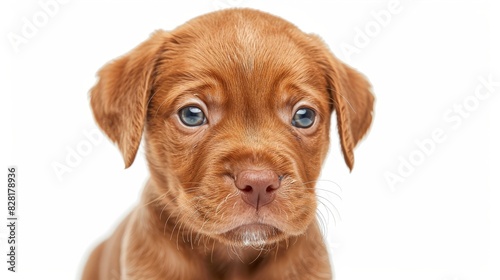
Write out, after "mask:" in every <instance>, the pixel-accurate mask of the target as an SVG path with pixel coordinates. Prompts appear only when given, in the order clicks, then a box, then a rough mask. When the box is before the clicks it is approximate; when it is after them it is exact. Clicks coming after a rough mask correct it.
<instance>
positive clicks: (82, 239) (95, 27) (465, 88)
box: [0, 0, 500, 280]
mask: <svg viewBox="0 0 500 280" xmlns="http://www.w3.org/2000/svg"><path fill="white" fill-rule="evenodd" d="M48 1H49V0H40V2H39V1H31V0H30V1H14V0H8V1H2V3H1V4H0V20H1V26H0V27H1V31H0V34H1V35H2V36H1V38H2V39H1V40H0V48H1V52H0V55H1V57H0V59H1V60H0V61H1V65H2V67H1V68H0V71H1V73H0V77H1V78H0V81H1V84H0V92H1V98H0V124H1V127H0V129H1V139H0V141H1V143H0V152H1V154H0V155H1V157H0V158H1V164H0V167H1V169H3V171H1V172H0V173H1V174H2V175H1V176H0V177H1V178H4V179H1V180H0V181H3V182H4V183H1V184H0V185H2V186H4V187H0V188H4V190H3V191H2V190H0V201H1V203H0V206H1V209H2V210H1V211H0V212H1V213H3V214H2V215H1V216H2V217H6V207H7V206H6V190H5V189H6V184H7V183H6V173H7V170H6V169H7V168H6V167H7V166H8V165H11V164H13V165H16V166H17V167H18V169H19V172H18V176H19V185H18V216H19V221H18V223H19V225H18V243H19V245H18V252H17V254H18V267H17V269H18V273H15V274H14V273H10V272H9V273H8V272H7V265H6V262H5V261H4V260H5V259H6V254H7V247H6V245H7V242H6V238H7V236H8V233H7V227H6V226H5V225H4V223H5V224H6V220H4V218H2V221H5V222H2V223H1V226H0V252H1V255H2V257H0V260H2V261H1V263H2V264H1V265H0V278H1V279H77V278H78V277H79V274H80V272H81V269H82V266H83V264H84V261H85V258H86V257H87V255H88V254H89V252H90V250H91V248H92V247H93V246H95V245H96V244H97V243H98V242H99V241H100V240H102V239H103V238H104V237H105V236H106V235H107V234H109V233H110V232H111V230H112V229H114V228H115V226H116V225H117V223H118V222H119V221H120V220H121V219H122V218H123V216H124V215H125V214H126V213H127V212H128V211H129V210H130V209H131V207H133V205H134V204H135V203H137V198H138V195H139V194H140V192H141V189H142V185H143V184H144V182H145V180H146V178H147V176H148V173H147V169H146V165H145V161H144V153H143V150H142V148H141V151H140V152H139V155H138V158H137V159H136V161H135V163H134V165H133V166H132V167H131V168H129V169H127V170H124V169H123V162H122V159H121V156H120V154H119V152H118V150H117V149H116V148H115V147H114V146H113V145H112V144H110V142H109V141H108V140H107V139H104V138H103V139H101V140H100V141H97V142H95V143H94V144H91V146H90V148H91V150H89V151H88V153H87V155H85V156H83V157H82V158H81V160H80V162H77V163H75V164H74V167H71V172H67V173H64V174H62V176H60V177H61V178H58V176H57V174H56V172H55V171H54V169H53V166H54V164H64V165H67V162H66V160H67V158H68V157H71V154H72V151H74V150H76V149H77V148H78V147H82V145H87V146H86V147H87V148H88V147H89V146H88V143H90V142H88V140H87V138H86V136H85V132H92V131H95V129H96V124H95V123H94V120H93V117H92V114H91V111H90V108H89V105H88V90H89V89H90V87H91V86H92V85H93V84H94V82H95V73H96V71H97V70H98V69H99V68H100V67H101V66H102V65H103V64H104V63H106V62H107V61H109V60H111V59H113V58H115V57H117V56H119V55H121V54H123V53H125V52H127V51H129V50H130V49H132V48H133V47H134V46H136V45H137V44H139V43H140V42H142V41H143V40H145V39H146V38H147V37H148V35H149V34H150V33H151V32H152V31H153V30H156V29H165V30H171V29H173V28H175V27H176V26H179V25H181V24H182V23H184V22H185V21H187V20H189V19H191V18H192V17H195V16H197V15H201V14H204V13H207V12H210V11H213V10H216V9H219V8H221V7H230V6H246V7H253V8H257V9H260V10H263V11H267V12H270V13H273V14H276V15H278V16H281V17H283V18H285V19H287V20H289V21H291V22H293V23H294V24H296V25H297V26H298V27H299V28H301V29H302V30H304V31H306V32H311V33H316V34H319V35H320V36H322V37H323V38H324V40H325V41H326V42H327V43H328V44H329V45H330V47H331V49H332V50H333V52H334V53H335V54H336V55H337V56H338V57H339V58H341V59H343V60H344V61H347V62H348V63H349V64H350V65H352V66H353V67H355V68H357V69H358V70H359V71H361V72H362V73H364V74H365V75H366V76H367V77H368V78H369V79H370V81H371V83H372V84H373V88H374V93H375V95H376V98H377V103H376V107H375V119H374V123H373V126H372V129H371V131H370V133H369V134H368V136H367V138H366V139H365V140H364V141H363V142H362V143H361V145H360V146H359V147H358V148H357V150H356V154H355V155H356V164H355V168H354V171H353V172H352V173H349V172H348V169H347V168H346V167H345V165H344V163H343V159H342V157H341V154H340V149H339V144H338V138H337V136H336V130H335V129H332V146H331V149H330V155H329V157H328V160H327V162H326V164H325V166H324V169H323V173H322V179H324V180H325V181H324V182H323V183H320V184H319V186H318V188H319V189H320V191H319V195H320V196H322V197H323V198H326V199H328V200H329V201H330V202H331V203H330V204H328V203H326V201H325V200H323V199H322V201H323V202H325V204H327V205H328V209H329V211H327V210H326V209H325V208H322V209H321V211H320V212H321V214H322V215H323V217H324V219H325V220H328V222H327V231H325V235H326V238H327V242H328V245H329V249H330V252H331V256H332V258H331V259H332V262H333V264H334V266H335V271H336V276H337V279H339V280H354V279H364V280H366V279H384V280H392V279H394V280H401V279H405V280H412V279H418V280H421V279H429V280H434V279H436V280H466V279H470V280H472V279H482V280H490V279H500V272H499V270H498V265H499V264H500V242H499V237H500V190H499V187H500V180H499V175H498V171H499V170H500V164H499V157H500V148H499V143H500V132H499V131H500V110H499V108H500V107H499V105H500V86H498V85H496V86H495V87H494V88H493V90H495V91H494V92H492V93H491V94H490V95H489V96H488V97H487V98H485V99H484V100H478V99H474V98H475V97H474V92H475V89H476V87H478V86H480V85H481V83H480V77H483V78H485V79H488V77H489V76H491V77H492V79H493V80H495V81H500V71H499V68H498V66H499V56H498V53H499V51H498V50H500V44H499V41H498V36H495V34H496V35H498V34H500V32H499V27H500V22H499V19H498V18H499V9H498V5H497V4H492V3H489V2H488V1H404V0H402V1H401V2H400V4H399V6H400V7H399V9H400V10H399V9H398V11H399V12H397V13H392V14H391V18H390V21H389V20H387V22H386V23H384V25H385V26H382V25H381V24H380V23H376V21H375V18H374V17H375V16H374V15H376V14H380V11H381V10H387V7H388V3H389V1H286V3H285V1H263V0H261V1H250V0H246V1H245V0H218V1H216V0H214V1H168V2H167V1H81V0H74V1H68V3H66V4H58V10H57V11H56V12H53V13H52V15H51V16H48V17H47V18H46V19H47V21H46V23H43V22H42V23H40V20H41V21H43V19H44V18H43V15H40V13H44V10H43V8H42V5H41V4H40V3H46V2H48ZM491 2H493V1H491ZM34 16H35V17H36V16H38V17H39V18H38V24H39V26H38V27H37V30H36V31H35V32H32V34H28V35H30V36H28V37H30V38H26V37H25V41H24V42H23V43H22V44H21V45H19V46H17V49H18V50H17V51H16V47H15V46H13V44H12V43H11V42H10V41H9V39H8V38H9V36H10V37H12V36H13V34H16V35H18V36H22V29H23V28H25V27H24V26H25V25H26V24H27V23H26V21H25V20H24V18H26V19H27V20H28V21H30V22H32V23H33V21H34V19H33V17H34ZM377 26H378V29H377ZM366 28H368V29H369V31H370V30H371V33H370V34H371V36H369V37H368V40H366V39H367V38H365V41H364V42H362V43H364V44H360V42H359V40H360V38H358V37H359V36H361V35H359V32H366V31H358V30H366ZM370 28H371V29H370ZM356 36H358V37H356ZM356 39H358V41H356ZM347 45H351V46H352V47H353V48H354V47H356V48H357V52H356V53H354V54H351V55H349V54H348V53H347V52H346V51H345V48H346V46H347ZM482 90H483V91H484V89H482ZM474 100H475V101H477V102H475V103H474ZM464 102H466V103H467V102H469V103H467V104H468V105H467V104H466V105H467V106H468V108H469V109H470V110H468V111H466V112H465V113H466V114H467V117H460V121H461V122H460V123H458V121H457V122H455V121H452V122H451V121H449V120H448V121H447V120H446V119H445V117H444V116H445V115H446V114H450V115H448V116H453V117H455V120H456V118H457V116H458V114H457V113H453V111H452V112H451V113H450V112H449V110H453V108H454V106H457V105H459V104H463V103H464ZM471 106H472V107H471ZM436 129H438V130H441V131H442V133H443V134H444V136H443V137H445V139H444V140H443V141H441V142H440V143H435V147H434V148H433V149H431V151H428V154H425V155H424V154H423V152H422V151H421V150H420V148H419V147H418V145H417V144H416V143H417V142H419V141H420V142H422V141H425V140H423V139H429V138H430V137H431V136H432V133H433V131H434V130H436ZM98 140H99V139H98ZM427 147H430V146H427ZM422 155H423V156H422ZM412 156H413V157H414V158H413V159H411V157H412ZM410 160H412V161H413V163H415V164H412V163H411V162H410V164H412V166H413V172H411V174H410V172H407V173H406V174H401V173H399V172H398V168H401V167H400V165H401V164H403V163H402V162H404V161H410ZM406 168H407V169H408V166H406ZM406 171H408V170H406ZM389 173H392V174H396V175H398V176H401V175H404V176H401V179H402V182H398V183H397V184H395V185H394V186H391V184H389V183H388V182H387V180H386V176H387V174H389ZM330 192H334V193H336V194H337V195H338V196H339V197H340V198H341V199H339V198H338V197H336V196H335V195H332V194H331V193H330ZM332 204H333V205H332ZM334 206H335V207H334ZM335 209H337V210H338V211H336V210H335ZM5 276H7V277H5Z"/></svg>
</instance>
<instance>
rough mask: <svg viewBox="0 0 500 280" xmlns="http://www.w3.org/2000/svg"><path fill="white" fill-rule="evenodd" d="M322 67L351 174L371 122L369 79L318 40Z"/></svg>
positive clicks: (371, 98) (371, 102)
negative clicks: (357, 146) (356, 149)
mask: <svg viewBox="0 0 500 280" xmlns="http://www.w3.org/2000/svg"><path fill="white" fill-rule="evenodd" d="M313 38H314V39H315V40H318V41H319V42H318V44H319V45H320V46H321V50H320V57H321V58H320V62H319V63H320V65H321V66H322V67H323V71H324V72H325V77H326V80H327V87H328V91H329V94H330V97H331V99H332V101H333V110H334V111H335V112H336V116H337V127H338V131H339V137H340V144H341V146H342V152H343V154H344V160H345V162H346V164H347V166H348V167H349V169H350V170H352V168H353V166H354V152H353V150H354V147H355V146H356V145H357V143H358V142H359V140H361V138H363V136H364V135H365V133H366V132H367V130H368V128H369V127H370V124H371V122H372V111H373V102H374V96H373V95H372V93H371V86H370V83H369V82H368V81H367V79H366V78H365V77H364V76H363V75H362V74H360V73H359V72H357V71H356V70H354V69H352V68H351V67H349V66H347V65H346V64H344V63H342V62H341V61H339V60H338V59H337V58H336V57H334V56H333V54H332V53H331V52H330V51H329V50H328V48H327V47H326V45H325V44H324V43H323V42H322V41H321V40H320V39H319V38H318V37H313Z"/></svg>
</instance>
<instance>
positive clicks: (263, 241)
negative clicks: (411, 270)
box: [83, 9, 374, 280]
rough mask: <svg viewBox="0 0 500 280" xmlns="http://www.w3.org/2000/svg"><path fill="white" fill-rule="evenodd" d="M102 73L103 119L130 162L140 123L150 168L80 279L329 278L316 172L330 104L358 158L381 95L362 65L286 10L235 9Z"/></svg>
mask: <svg viewBox="0 0 500 280" xmlns="http://www.w3.org/2000/svg"><path fill="white" fill-rule="evenodd" d="M98 76H99V80H98V82H97V84H96V85H95V86H94V87H93V88H92V89H91V92H90V103H91V106H92V109H93V112H94V116H95V119H96V121H97V123H98V125H99V126H100V128H101V129H102V130H103V131H104V132H105V133H106V134H107V136H108V137H109V138H110V139H111V140H112V141H113V142H114V143H116V144H117V145H118V148H119V150H120V152H121V153H122V155H123V159H124V161H125V167H129V166H130V165H131V164H132V162H133V161H134V157H135V155H136V153H137V149H138V147H139V142H140V141H141V138H142V137H143V136H144V138H145V141H146V157H147V161H148V163H149V169H150V173H151V178H150V180H149V181H148V183H147V184H146V186H145V189H144V193H143V195H142V198H141V200H140V203H139V205H138V206H137V207H136V208H135V210H133V211H132V212H131V213H130V215H129V216H128V217H127V218H126V219H125V220H124V221H123V222H122V223H121V225H120V226H119V227H118V228H117V229H116V231H115V232H114V233H113V234H112V235H111V236H110V237H109V238H108V239H107V240H106V241H104V242H103V243H101V244H100V245H99V246H98V247H97V248H96V249H95V250H94V251H93V252H92V254H91V255H90V258H89V260H88V262H87V264H86V267H85V269H84V272H83V279H88V280H97V279H185V280H190V279H193V280H194V279H196V280H199V279H266V280H269V279H332V277H333V276H332V270H331V267H330V261H329V258H328V253H327V250H326V248H325V244H324V242H323V238H322V236H321V234H320V231H319V228H318V223H317V221H316V217H315V213H316V196H315V182H316V180H317V178H318V176H319V173H320V170H321V165H322V162H323V160H324V159H325V156H326V154H327V150H328V146H329V127H330V117H331V113H332V112H335V113H336V118H337V126H338V132H339V135H340V141H341V143H340V144H341V148H342V151H343V155H344V160H345V162H346V164H347V165H348V167H349V168H350V169H352V167H353V164H354V156H353V148H354V147H355V146H356V144H357V143H358V141H359V140H360V139H361V138H362V137H363V135H364V134H365V133H366V131H367V130H368V128H369V126H370V123H371V120H372V108H373V102H374V98H373V96H372V94H371V93H370V85H369V83H368V82H367V81H366V79H365V78H364V77H363V76H362V75H361V74H359V73H358V72H356V71H355V70H353V69H352V68H350V67H348V66H347V65H345V64H343V63H342V62H340V61H339V60H338V59H336V58H335V57H334V56H333V55H332V54H331V53H330V52H329V50H328V48H327V47H326V46H325V44H324V43H323V42H322V41H321V40H320V39H319V38H318V37H316V36H314V35H310V34H305V33H303V32H301V31H300V30H299V29H298V28H296V27H295V26H293V25H292V24H290V23H288V22H286V21H284V20H283V19H280V18H278V17H275V16H272V15H269V14H266V13H263V12H259V11H255V10H250V9H230V10H223V11H218V12H214V13H210V14H207V15H204V16H200V17H198V18H195V19H193V20H191V21H189V22H187V23H186V24H184V25H182V26H180V27H178V28H177V29H175V30H173V31H171V32H165V31H157V32H155V33H154V34H152V35H151V37H150V38H149V39H148V40H146V41H145V42H143V43H142V44H140V45H139V46H137V47H136V48H135V49H133V50H132V51H131V52H129V53H128V54H126V55H124V56H122V57H120V58H118V59H116V60H114V61H112V62H110V63H109V64H107V65H105V66H104V67H103V68H102V69H101V70H100V71H99V74H98ZM143 132H144V134H143Z"/></svg>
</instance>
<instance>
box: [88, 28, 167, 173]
mask: <svg viewBox="0 0 500 280" xmlns="http://www.w3.org/2000/svg"><path fill="white" fill-rule="evenodd" d="M167 35H168V33H167V32H164V31H157V32H155V33H153V34H152V35H151V37H150V38H149V39H148V40H147V41H145V42H143V43H142V44H140V45H139V46H137V47H136V48H135V49H133V50H132V51H130V52H129V53H127V54H126V55H124V56H122V57H119V58H117V59H116V60H114V61H111V62H109V63H108V64H106V65H105V66H104V67H103V68H101V70H99V72H98V77H99V81H98V82H97V84H96V85H95V86H94V87H93V88H92V89H91V90H90V105H91V107H92V110H93V112H94V118H95V120H96V121H97V123H98V125H99V126H100V127H101V129H102V130H103V131H104V132H105V133H106V135H108V137H109V138H110V139H111V141H113V142H114V143H116V144H117V145H118V148H119V149H120V152H121V153H122V156H123V160H124V161H125V168H127V167H129V166H130V165H131V164H132V162H133V161H134V158H135V155H136V153H137V149H138V148H139V143H140V141H141V137H142V131H143V128H144V122H145V119H146V113H147V106H148V104H147V103H148V99H149V97H150V92H151V87H152V82H153V79H154V77H153V75H154V68H155V64H156V61H157V57H158V56H159V53H160V52H161V49H162V45H163V43H164V42H165V41H166V37H167Z"/></svg>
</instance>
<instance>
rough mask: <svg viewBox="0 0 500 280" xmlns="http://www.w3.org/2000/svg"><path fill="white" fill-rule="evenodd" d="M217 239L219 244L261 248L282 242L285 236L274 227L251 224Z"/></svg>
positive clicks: (227, 232)
mask: <svg viewBox="0 0 500 280" xmlns="http://www.w3.org/2000/svg"><path fill="white" fill-rule="evenodd" d="M217 237H218V239H219V240H220V241H221V242H223V243H225V244H228V245H231V246H238V247H254V248H262V247H264V246H266V245H271V244H274V243H276V242H279V241H281V240H284V239H285V238H286V237H287V236H286V234H285V233H284V232H283V231H281V230H279V229H278V228H276V227H274V226H271V225H267V224H261V223H252V224H246V225H241V226H238V227H236V228H234V229H231V230H229V231H226V232H224V233H222V234H219V235H218V236H217Z"/></svg>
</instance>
